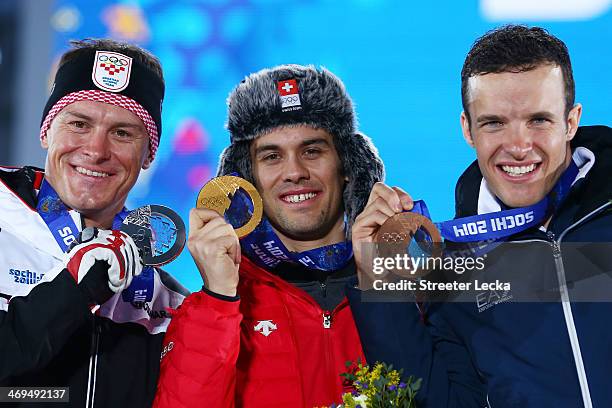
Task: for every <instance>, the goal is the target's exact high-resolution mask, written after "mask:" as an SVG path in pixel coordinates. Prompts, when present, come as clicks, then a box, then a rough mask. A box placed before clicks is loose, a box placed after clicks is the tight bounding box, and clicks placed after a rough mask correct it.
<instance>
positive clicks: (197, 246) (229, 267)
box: [187, 176, 263, 296]
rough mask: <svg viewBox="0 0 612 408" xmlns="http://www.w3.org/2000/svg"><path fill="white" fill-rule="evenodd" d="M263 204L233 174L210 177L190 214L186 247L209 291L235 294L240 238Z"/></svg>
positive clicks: (250, 227)
mask: <svg viewBox="0 0 612 408" xmlns="http://www.w3.org/2000/svg"><path fill="white" fill-rule="evenodd" d="M262 215H263V203H262V200H261V197H260V196H259V194H258V193H257V190H256V189H255V187H254V186H253V185H252V184H251V183H249V182H248V181H246V180H244V179H242V178H240V177H236V176H221V177H216V178H214V179H212V180H210V181H209V182H208V183H206V185H205V186H204V187H203V188H202V190H201V191H200V194H199V195H198V199H197V203H196V208H195V209H193V210H192V211H191V214H190V216H189V224H190V228H189V240H188V243H187V247H188V248H189V252H191V255H192V256H193V259H194V261H195V263H196V265H197V266H198V270H199V271H200V274H201V275H202V278H203V279H204V282H205V286H206V288H207V289H208V290H210V291H212V292H215V293H217V294H220V295H226V296H235V295H236V288H237V286H238V267H239V266H240V260H241V250H240V241H239V237H243V236H244V235H246V234H248V233H250V232H251V231H252V230H253V229H254V228H255V227H256V226H257V225H258V224H259V221H260V220H261V217H262Z"/></svg>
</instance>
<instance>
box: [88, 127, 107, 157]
mask: <svg viewBox="0 0 612 408" xmlns="http://www.w3.org/2000/svg"><path fill="white" fill-rule="evenodd" d="M110 143H111V141H110V138H109V137H108V135H107V133H106V130H105V129H103V128H101V127H98V126H96V127H94V129H93V130H92V131H91V132H90V133H89V137H88V139H87V140H86V141H85V142H84V145H83V149H82V152H83V153H84V154H85V155H86V156H88V157H90V158H91V159H93V161H94V162H96V163H99V162H102V161H104V160H108V159H109V158H110V153H111V146H110Z"/></svg>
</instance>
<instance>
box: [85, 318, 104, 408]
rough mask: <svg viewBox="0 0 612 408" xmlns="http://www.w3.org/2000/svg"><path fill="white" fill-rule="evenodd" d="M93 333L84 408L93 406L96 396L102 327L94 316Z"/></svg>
mask: <svg viewBox="0 0 612 408" xmlns="http://www.w3.org/2000/svg"><path fill="white" fill-rule="evenodd" d="M93 325H94V327H93V333H92V335H91V351H90V355H89V377H88V378H87V400H86V402H85V408H93V406H94V400H95V396H96V373H97V369H98V349H99V344H100V332H101V331H102V328H101V327H100V326H99V325H98V323H97V321H96V318H95V316H94V323H93Z"/></svg>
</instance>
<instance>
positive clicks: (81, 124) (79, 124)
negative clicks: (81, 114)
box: [69, 120, 87, 129]
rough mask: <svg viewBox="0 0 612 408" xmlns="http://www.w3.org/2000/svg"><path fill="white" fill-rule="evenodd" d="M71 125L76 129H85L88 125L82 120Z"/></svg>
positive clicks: (74, 121)
mask: <svg viewBox="0 0 612 408" xmlns="http://www.w3.org/2000/svg"><path fill="white" fill-rule="evenodd" d="M69 125H70V126H72V127H73V128H76V129H85V127H87V123H85V122H84V121H82V120H73V121H72V122H70V123H69Z"/></svg>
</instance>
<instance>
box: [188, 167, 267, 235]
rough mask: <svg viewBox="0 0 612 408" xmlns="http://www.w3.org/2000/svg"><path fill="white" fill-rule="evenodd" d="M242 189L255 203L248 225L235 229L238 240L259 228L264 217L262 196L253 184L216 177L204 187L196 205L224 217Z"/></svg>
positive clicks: (231, 177) (230, 178) (229, 177)
mask: <svg viewBox="0 0 612 408" xmlns="http://www.w3.org/2000/svg"><path fill="white" fill-rule="evenodd" d="M241 188H242V190H244V191H245V192H246V193H247V194H248V196H249V198H250V199H251V202H252V203H253V214H252V215H251V218H250V219H249V221H248V222H247V223H246V224H244V225H242V226H241V227H238V228H236V227H234V229H235V230H236V235H238V238H242V237H244V236H246V235H248V234H250V233H251V232H252V231H253V230H254V229H255V228H256V227H257V225H258V224H259V222H260V221H261V217H262V215H263V202H262V201H261V196H260V195H259V193H258V192H257V189H256V188H255V187H254V186H253V185H252V184H251V183H249V182H248V181H247V180H245V179H243V178H241V177H236V176H220V177H215V178H213V179H211V180H210V181H209V182H208V183H206V184H205V185H204V187H202V189H201V190H200V193H199V194H198V201H197V203H196V207H197V208H208V209H209V210H213V211H215V212H217V213H218V214H219V215H221V216H223V215H225V212H226V211H227V209H228V208H229V207H230V205H231V204H232V197H233V196H234V194H236V192H237V191H238V190H239V189H241Z"/></svg>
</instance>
